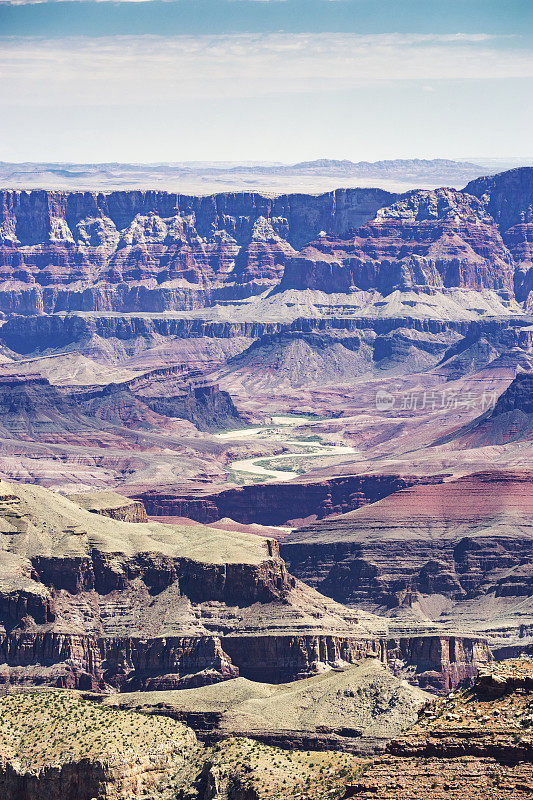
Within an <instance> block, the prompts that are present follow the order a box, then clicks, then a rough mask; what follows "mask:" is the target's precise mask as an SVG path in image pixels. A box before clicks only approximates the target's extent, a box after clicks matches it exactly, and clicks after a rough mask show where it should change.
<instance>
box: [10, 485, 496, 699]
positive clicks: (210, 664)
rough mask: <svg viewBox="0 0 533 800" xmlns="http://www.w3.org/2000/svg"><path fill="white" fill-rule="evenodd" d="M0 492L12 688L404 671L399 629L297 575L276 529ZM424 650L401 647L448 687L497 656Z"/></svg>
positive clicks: (32, 490)
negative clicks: (394, 640) (127, 515)
mask: <svg viewBox="0 0 533 800" xmlns="http://www.w3.org/2000/svg"><path fill="white" fill-rule="evenodd" d="M0 490H1V492H0V529H1V533H2V546H3V549H2V551H1V552H0V559H1V564H2V583H1V585H0V609H1V611H2V615H1V617H0V682H1V683H3V684H4V685H5V686H13V685H39V684H45V685H54V686H62V687H68V688H80V689H93V690H96V689H99V690H101V689H105V688H106V687H107V688H110V687H113V688H115V689H118V690H121V691H125V690H131V691H134V690H147V689H160V690H163V689H175V688H185V687H190V686H198V685H205V684H210V683H214V682H217V681H222V680H226V679H228V678H231V677H235V676H236V675H238V674H242V675H243V676H245V677H250V678H252V679H254V680H264V681H269V682H280V681H286V680H294V679H296V678H301V677H305V676H308V675H313V674H316V673H317V672H320V671H322V670H324V669H327V668H330V667H334V666H335V665H339V664H343V663H355V662H357V661H359V660H361V659H362V658H365V657H366V656H368V655H371V656H373V657H378V658H380V659H381V660H382V661H383V662H384V663H388V661H389V657H388V655H387V653H388V652H389V650H393V651H394V664H395V669H396V671H398V670H400V667H399V659H398V654H397V652H396V651H397V650H398V647H400V649H401V646H400V645H397V644H395V645H394V647H393V646H392V645H390V646H389V645H388V644H387V634H386V626H384V625H383V624H382V623H381V621H380V620H379V619H378V618H376V617H373V616H372V615H370V614H368V613H367V614H363V616H362V618H361V619H360V618H359V615H358V614H357V613H354V612H353V611H351V610H348V609H346V608H344V607H343V606H339V605H338V604H336V603H334V602H332V601H331V600H329V599H328V598H326V597H324V596H322V595H319V594H317V593H316V592H315V591H313V590H312V589H309V588H308V587H306V586H305V585H303V584H300V583H299V582H298V581H296V580H295V579H294V578H293V577H292V576H291V575H290V574H289V573H288V572H287V569H286V567H285V564H284V562H283V561H282V559H281V558H280V556H279V550H278V544H277V542H276V541H275V540H268V539H261V538H260V537H258V536H254V535H251V534H243V533H237V532H233V533H230V532H229V531H223V530H218V529H215V528H206V527H203V526H200V525H195V526H186V525H181V526H174V525H161V524H157V523H143V522H137V523H126V522H120V521H117V520H115V519H111V518H109V517H106V516H102V515H100V514H94V513H90V512H88V511H86V510H85V509H82V508H81V507H80V506H79V505H76V504H74V503H73V502H72V501H70V500H67V499H66V498H64V497H61V496H59V495H54V494H53V493H51V492H49V491H47V490H45V489H42V488H40V487H36V486H23V485H18V486H16V487H15V486H11V485H9V484H2V486H1V487H0ZM458 641H459V640H458ZM417 647H418V649H417ZM420 648H421V649H420ZM423 648H424V644H423V643H421V644H420V645H416V644H415V643H413V644H411V645H409V644H404V645H403V650H401V652H402V654H403V656H402V657H403V659H404V662H405V665H407V666H405V669H406V670H407V671H409V670H410V673H412V674H410V678H411V679H412V680H413V681H414V682H415V683H416V682H417V680H418V678H417V674H418V672H419V670H418V662H417V661H416V659H417V658H418V656H419V655H420V658H421V659H422V655H421V654H422V653H423V652H424V655H423V660H421V661H420V664H421V665H423V672H424V673H425V672H427V669H428V666H427V665H428V664H430V665H431V669H432V670H433V672H434V674H435V675H437V674H438V675H440V679H441V683H442V685H449V684H455V682H456V681H457V680H464V679H465V678H466V677H467V676H468V674H469V671H470V670H471V662H472V661H476V660H477V661H478V662H479V661H482V662H484V661H486V660H487V659H490V653H489V652H488V650H487V648H486V646H485V647H483V643H482V642H480V643H479V644H478V646H477V650H476V655H475V657H474V659H472V658H470V656H469V655H468V653H469V650H468V645H467V644H466V643H463V644H461V645H459V644H457V645H456V646H455V649H454V650H453V653H454V654H455V655H454V657H452V656H451V655H450V653H451V652H452V650H451V646H450V647H449V648H448V649H447V650H446V648H444V647H441V648H439V647H433V646H431V645H430V644H429V643H426V649H428V652H427V653H426V652H425V651H424V650H423ZM428 653H429V654H428ZM443 654H447V655H443ZM465 654H466V655H465ZM401 669H404V667H402V668H401ZM420 674H422V673H420ZM446 676H448V678H447V677H446ZM437 684H438V681H437V680H436V679H435V680H434V681H433V684H432V685H433V686H434V688H436V689H438V688H439V686H438V685H437Z"/></svg>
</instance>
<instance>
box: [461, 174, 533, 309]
mask: <svg viewBox="0 0 533 800" xmlns="http://www.w3.org/2000/svg"><path fill="white" fill-rule="evenodd" d="M465 192H468V193H469V194H473V195H475V196H476V197H479V198H480V199H481V200H482V202H483V203H484V204H485V206H486V208H487V211H488V212H489V214H491V215H492V217H494V219H495V220H496V222H497V224H498V227H499V229H500V232H501V234H502V237H503V241H504V242H505V244H506V246H507V247H508V249H509V251H510V252H511V254H512V256H513V258H514V260H515V262H516V264H517V270H516V273H515V289H516V296H517V298H518V299H519V300H521V301H527V299H528V296H529V293H530V292H531V291H532V289H533V270H532V267H533V169H532V168H531V167H524V168H521V169H513V170H509V171H508V172H503V173H501V174H499V175H493V176H489V177H486V178H478V179H477V180H474V181H471V182H470V183H469V184H468V185H467V186H466V187H465Z"/></svg>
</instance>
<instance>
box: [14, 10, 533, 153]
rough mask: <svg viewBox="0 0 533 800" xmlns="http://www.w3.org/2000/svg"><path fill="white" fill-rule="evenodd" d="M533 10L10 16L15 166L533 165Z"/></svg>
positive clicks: (61, 12) (131, 12) (33, 12)
mask: <svg viewBox="0 0 533 800" xmlns="http://www.w3.org/2000/svg"><path fill="white" fill-rule="evenodd" d="M532 97H533V0H439V1H438V2H436V0H168V1H167V2H162V0H148V1H144V0H141V1H140V2H139V1H136V0H131V1H129V2H124V1H122V2H113V1H112V0H99V1H98V2H97V1H96V0H92V1H91V2H87V1H86V0H66V1H63V2H56V0H48V2H47V1H46V0H44V2H29V1H26V0H17V2H10V3H7V2H1V1H0V110H1V113H0V161H60V162H99V163H101V162H110V161H114V162H115V161H118V162H151V163H153V162H168V161H180V162H181V161H276V162H278V161H279V162H285V163H294V162H297V161H306V160H311V159H315V158H336V159H337V158H341V159H342V158H347V159H351V160H353V161H359V160H368V161H374V160H379V159H388V158H455V159H464V158H470V159H475V158H479V159H481V158H484V159H491V158H502V159H504V158H505V159H512V158H517V159H518V158H531V157H532V156H533V152H532V147H531V141H532V136H531V133H532V130H533V103H532V102H531V99H532Z"/></svg>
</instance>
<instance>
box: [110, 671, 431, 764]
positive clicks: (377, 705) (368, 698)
mask: <svg viewBox="0 0 533 800" xmlns="http://www.w3.org/2000/svg"><path fill="white" fill-rule="evenodd" d="M430 698H431V695H428V694H426V693H425V692H423V691H421V690H420V689H418V688H416V687H412V686H409V685H407V684H406V683H405V682H404V681H400V680H399V679H398V678H396V677H395V676H394V675H393V674H392V673H391V672H390V670H388V669H387V668H386V667H385V666H384V664H383V663H382V662H380V661H378V660H376V659H372V658H369V659H363V660H361V661H360V662H359V663H357V664H355V665H354V666H351V667H346V668H344V669H337V670H334V671H333V670H332V671H329V672H324V673H322V674H320V675H316V676H313V677H312V678H307V679H305V680H301V681H296V682H294V683H290V684H277V685H273V684H265V683H258V682H253V681H249V680H247V679H246V678H236V679H233V680H229V681H226V682H225V683H224V684H223V685H220V684H217V685H216V686H208V687H199V688H196V689H185V690H180V691H171V692H142V693H140V692H139V693H122V694H120V695H112V696H110V697H108V698H106V699H105V700H104V703H105V704H106V705H109V706H111V707H117V706H118V707H120V708H125V709H128V708H129V709H134V710H136V711H142V712H143V713H145V714H164V715H165V716H169V717H172V718H173V719H176V720H179V721H180V722H184V723H185V724H186V725H189V726H190V727H192V728H193V729H194V730H195V732H196V733H197V735H198V736H199V738H201V739H202V740H204V741H208V742H212V741H215V740H220V739H222V738H224V737H227V736H230V735H236V736H249V737H251V738H253V739H256V740H259V741H262V742H264V743H265V744H271V745H277V746H278V747H286V748H291V749H292V748H298V749H299V748H311V749H313V750H326V749H333V750H337V749H340V750H345V751H351V752H356V753H357V752H359V753H361V752H363V753H365V752H368V751H369V750H370V751H372V750H376V749H382V748H383V747H384V744H385V742H386V741H387V740H388V739H390V738H391V737H392V736H394V735H397V733H398V732H400V731H402V730H404V729H405V728H406V727H408V726H410V725H412V724H413V723H414V722H415V721H416V719H417V712H418V710H419V709H420V708H421V706H422V705H424V703H426V702H427V701H429V700H430Z"/></svg>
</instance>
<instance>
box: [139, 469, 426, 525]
mask: <svg viewBox="0 0 533 800" xmlns="http://www.w3.org/2000/svg"><path fill="white" fill-rule="evenodd" d="M441 480H442V478H440V477H436V478H434V477H432V476H425V477H422V476H416V475H346V476H343V477H339V478H330V479H328V480H323V481H311V480H309V479H306V478H305V477H302V478H297V479H295V480H293V481H291V482H290V484H287V483H268V484H263V485H262V484H249V485H247V486H241V487H237V488H235V489H224V490H222V491H219V492H209V491H205V490H200V489H196V490H194V489H192V490H191V489H189V488H187V489H186V490H182V491H180V488H179V487H177V488H176V489H174V490H172V491H165V490H160V489H150V490H148V491H146V492H143V493H140V494H138V495H137V499H139V500H141V501H142V503H143V504H144V506H145V508H146V511H147V512H148V514H150V515H152V516H177V517H188V518H189V519H193V520H197V521H198V522H214V521H215V520H217V519H221V518H222V517H230V518H231V519H233V520H235V521H236V522H243V523H251V522H257V523H259V524H262V525H283V524H285V523H287V522H289V521H290V520H293V519H295V516H294V514H295V509H297V511H298V517H296V518H298V519H302V518H303V519H305V517H309V516H313V515H316V516H317V517H318V518H319V519H322V518H323V517H326V516H329V515H331V514H339V513H345V512H347V511H351V510H353V509H354V508H359V507H360V506H363V505H365V504H366V503H374V502H375V501H376V500H380V499H381V498H382V497H386V496H387V495H389V494H392V493H393V492H396V491H398V490H399V489H403V488H405V487H407V486H413V485H415V484H417V483H426V482H428V483H435V482H436V483H439V482H441Z"/></svg>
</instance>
